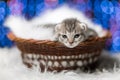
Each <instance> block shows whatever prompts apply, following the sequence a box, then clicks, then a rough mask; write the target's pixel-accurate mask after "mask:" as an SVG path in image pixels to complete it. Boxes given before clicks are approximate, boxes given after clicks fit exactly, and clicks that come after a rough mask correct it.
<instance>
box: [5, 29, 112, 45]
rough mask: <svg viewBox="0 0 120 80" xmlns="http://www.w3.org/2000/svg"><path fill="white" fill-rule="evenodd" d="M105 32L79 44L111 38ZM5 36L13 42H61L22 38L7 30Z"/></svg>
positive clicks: (51, 43)
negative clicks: (101, 35) (103, 34)
mask: <svg viewBox="0 0 120 80" xmlns="http://www.w3.org/2000/svg"><path fill="white" fill-rule="evenodd" d="M104 31H105V32H106V35H105V36H103V37H91V38H89V39H88V40H87V41H84V42H81V43H80V46H82V45H86V44H89V43H93V42H95V41H104V40H106V39H109V38H111V33H110V32H109V31H107V30H104ZM7 37H8V38H9V39H10V40H12V41H14V42H27V43H35V44H47V45H54V46H55V45H58V44H60V45H61V43H60V42H56V41H50V40H35V39H24V38H20V37H17V36H16V35H14V33H13V32H9V33H8V34H7Z"/></svg>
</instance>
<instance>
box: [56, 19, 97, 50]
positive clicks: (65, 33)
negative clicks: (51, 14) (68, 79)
mask: <svg viewBox="0 0 120 80" xmlns="http://www.w3.org/2000/svg"><path fill="white" fill-rule="evenodd" d="M90 36H97V33H96V32H95V31H94V30H92V29H89V28H88V27H87V25H86V24H85V23H82V22H80V21H78V20H77V19H74V18H70V19H65V20H64V21H62V22H61V23H60V24H57V25H56V26H55V38H56V39H57V40H58V41H59V42H61V43H63V44H64V45H65V46H66V47H68V48H74V47H76V46H78V45H79V44H80V43H81V42H83V41H85V40H86V39H88V38H89V37H90Z"/></svg>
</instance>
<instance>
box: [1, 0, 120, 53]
mask: <svg viewBox="0 0 120 80" xmlns="http://www.w3.org/2000/svg"><path fill="white" fill-rule="evenodd" d="M64 4H68V5H69V6H70V7H72V8H75V9H77V10H78V11H82V12H83V13H84V14H85V15H86V17H88V18H90V19H91V20H92V21H93V22H94V23H96V24H100V25H102V27H103V28H104V29H107V30H110V31H111V33H112V39H110V40H108V41H107V43H106V46H107V47H106V49H107V50H109V51H110V52H116V53H117V52H120V0H0V47H1V48H3V47H9V48H10V47H12V46H13V44H14V43H13V42H12V41H10V40H9V39H8V38H7V33H8V32H9V31H10V30H9V29H8V28H7V27H6V26H3V24H4V21H5V19H6V17H7V16H9V15H17V16H24V17H25V18H26V19H28V20H30V19H32V18H33V17H36V16H40V14H41V13H42V12H43V11H45V10H47V9H55V8H57V7H60V6H62V5H64Z"/></svg>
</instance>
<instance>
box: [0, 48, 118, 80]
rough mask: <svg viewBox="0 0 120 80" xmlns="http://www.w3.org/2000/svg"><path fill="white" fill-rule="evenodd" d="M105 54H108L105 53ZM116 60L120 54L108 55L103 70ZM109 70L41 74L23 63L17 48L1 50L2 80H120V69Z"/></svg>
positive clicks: (103, 62)
mask: <svg viewBox="0 0 120 80" xmlns="http://www.w3.org/2000/svg"><path fill="white" fill-rule="evenodd" d="M104 53H106V54H107V53H108V52H106V51H104ZM108 58H109V59H108ZM114 58H115V59H120V54H116V55H114V56H112V57H111V56H108V55H106V56H105V58H104V59H102V63H101V66H103V69H104V68H106V67H107V69H109V68H110V67H111V66H113V65H114V63H112V61H113V62H114ZM111 63H112V64H111ZM107 69H104V71H103V72H99V71H97V72H94V73H83V72H73V71H69V72H66V73H65V72H61V73H57V74H55V73H53V72H44V73H40V72H39V71H38V70H37V69H28V68H27V67H26V66H25V65H24V64H23V63H22V59H21V55H20V51H19V50H18V49H17V48H12V49H7V48H3V49H1V48H0V80H120V68H116V67H114V68H113V71H110V72H109V71H108V70H107Z"/></svg>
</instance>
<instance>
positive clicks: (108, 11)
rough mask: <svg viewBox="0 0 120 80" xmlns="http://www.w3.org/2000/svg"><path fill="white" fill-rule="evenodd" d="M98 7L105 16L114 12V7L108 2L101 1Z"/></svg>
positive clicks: (105, 0) (106, 0) (107, 0)
mask: <svg viewBox="0 0 120 80" xmlns="http://www.w3.org/2000/svg"><path fill="white" fill-rule="evenodd" d="M100 6H101V9H102V11H103V12H104V13H106V14H111V13H113V12H114V6H113V4H112V2H111V1H109V0H103V1H102V3H101V5H100Z"/></svg>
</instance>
